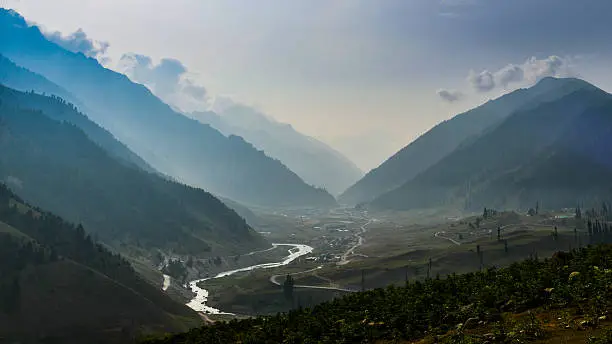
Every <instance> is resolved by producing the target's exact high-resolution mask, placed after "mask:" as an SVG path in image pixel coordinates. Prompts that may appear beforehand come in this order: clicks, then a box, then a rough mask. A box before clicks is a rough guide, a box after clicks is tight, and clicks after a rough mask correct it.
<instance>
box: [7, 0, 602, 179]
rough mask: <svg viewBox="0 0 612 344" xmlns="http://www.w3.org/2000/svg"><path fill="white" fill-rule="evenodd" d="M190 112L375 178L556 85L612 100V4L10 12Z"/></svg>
mask: <svg viewBox="0 0 612 344" xmlns="http://www.w3.org/2000/svg"><path fill="white" fill-rule="evenodd" d="M0 6H4V7H10V8H13V9H15V10H17V11H18V12H20V13H21V14H22V15H24V16H25V17H26V19H27V20H29V21H31V22H33V23H36V24H37V25H40V26H42V27H43V29H44V30H45V31H46V32H47V34H48V36H49V37H50V38H51V39H53V40H55V41H57V42H58V43H61V44H64V45H65V46H66V47H68V48H70V49H72V50H75V51H82V52H84V53H87V54H89V55H90V56H95V57H97V58H98V59H99V60H100V61H101V62H102V63H103V64H104V65H105V66H107V67H109V68H112V69H115V70H118V71H121V72H124V73H126V74H128V76H130V77H131V78H132V79H133V80H135V81H137V82H140V83H144V84H145V85H147V86H148V87H149V88H151V89H152V90H153V92H154V93H155V94H157V95H158V96H160V98H162V99H164V100H165V101H166V102H168V103H171V104H172V105H174V106H175V107H177V108H180V109H182V110H184V111H193V110H201V109H204V108H208V107H211V106H222V105H223V103H224V102H228V101H229V99H231V101H233V102H240V103H244V104H248V105H251V106H253V107H256V108H257V109H259V110H260V111H262V112H264V113H266V114H267V115H269V116H271V117H273V118H275V119H276V120H278V121H281V122H285V123H289V124H291V125H292V126H293V127H294V128H296V129H297V130H299V131H301V132H303V133H305V134H307V135H310V136H313V137H316V138H318V139H320V140H322V141H324V142H326V143H328V144H329V145H330V146H332V147H334V148H336V149H337V150H339V151H340V152H342V153H344V154H345V155H346V156H347V157H349V158H350V159H351V160H353V161H354V162H355V163H356V164H357V165H358V166H359V167H361V168H362V169H363V170H365V171H367V170H369V169H371V168H374V167H376V166H378V165H379V164H380V163H381V162H383V161H384V160H386V159H387V158H388V157H389V156H391V155H392V154H394V153H395V152H396V151H397V150H399V149H400V148H402V147H403V146H405V145H407V144H409V143H410V142H411V141H412V140H414V139H415V138H417V137H418V136H419V135H421V134H422V133H424V132H426V131H427V130H429V129H430V128H431V127H432V126H434V125H435V124H437V123H439V122H440V121H443V120H446V119H448V118H451V117H452V116H453V115H455V114H457V113H461V112H462V111H465V110H467V109H470V108H472V107H474V106H477V105H479V104H481V103H482V102H484V101H487V100H489V99H492V98H495V97H498V96H499V95H501V94H504V93H506V92H510V91H512V90H514V89H516V88H519V87H528V86H530V85H533V84H534V83H535V82H537V81H538V80H539V79H540V78H542V77H544V76H558V77H566V76H575V77H581V78H584V79H586V80H587V81H590V82H592V83H594V84H596V85H597V86H599V87H602V88H603V89H605V90H607V91H612V68H610V67H611V66H610V63H609V62H608V61H612V60H611V59H610V57H611V55H612V43H610V42H611V41H610V39H609V37H610V36H611V34H612V24H610V21H609V18H608V16H609V13H612V1H609V0H580V1H578V0H511V1H510V0H384V1H371V0H285V1H283V0H257V1H253V0H172V1H168V0H166V1H162V0H0Z"/></svg>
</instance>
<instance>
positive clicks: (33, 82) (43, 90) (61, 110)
mask: <svg viewBox="0 0 612 344" xmlns="http://www.w3.org/2000/svg"><path fill="white" fill-rule="evenodd" d="M0 85H5V86H7V87H10V88H13V89H15V90H19V91H32V92H36V93H40V94H47V95H54V96H57V97H61V98H62V99H65V100H72V101H76V102H77V104H78V103H79V102H78V100H76V98H74V96H72V95H71V94H70V93H68V91H66V90H64V89H63V88H61V87H60V86H57V85H55V84H54V83H52V82H50V81H49V80H47V79H45V78H44V77H42V76H40V75H38V74H35V73H32V72H30V71H29V70H27V69H25V68H21V67H19V66H17V65H16V64H14V63H13V62H12V61H10V60H9V59H7V58H6V57H4V56H2V55H0ZM8 93H10V97H4V101H5V102H7V104H14V103H19V102H21V103H23V101H24V100H25V99H24V98H26V97H27V101H28V107H29V108H31V109H37V110H38V109H41V108H42V107H44V109H45V113H46V115H48V116H50V117H52V118H54V119H56V120H59V121H66V122H69V123H72V124H74V125H76V126H77V127H79V128H80V129H81V130H83V131H84V132H85V133H86V134H87V136H89V138H90V139H91V140H92V141H94V142H95V143H97V144H98V145H100V146H101V147H102V148H104V149H105V150H106V151H108V152H109V153H110V154H111V155H112V156H113V157H115V158H118V159H119V160H120V161H123V162H124V163H127V164H133V165H135V166H137V167H139V168H141V169H143V170H144V171H148V172H155V171H154V170H153V168H151V166H149V165H148V164H147V163H146V162H145V161H144V160H142V159H141V158H140V157H139V156H138V155H136V154H134V153H133V152H132V151H130V150H129V149H128V148H127V147H126V146H125V145H124V144H123V143H121V142H119V141H118V140H117V139H116V138H115V137H114V136H113V135H112V134H111V133H109V132H108V131H106V130H105V129H103V128H102V127H100V126H99V125H97V124H96V123H94V122H92V121H90V120H89V119H88V118H87V117H86V116H85V115H83V114H82V113H78V112H77V110H76V108H72V109H68V108H67V107H66V105H67V104H65V102H64V101H62V100H58V101H49V99H47V98H46V97H42V96H40V97H36V96H33V95H24V94H20V93H17V92H12V93H11V92H8ZM8 93H6V92H5V93H4V94H5V95H7V94H8ZM81 106H82V105H81Z"/></svg>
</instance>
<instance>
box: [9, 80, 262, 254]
mask: <svg viewBox="0 0 612 344" xmlns="http://www.w3.org/2000/svg"><path fill="white" fill-rule="evenodd" d="M0 100H1V101H0V119H1V120H2V133H1V136H0V151H2V152H3V153H2V154H1V155H0V180H4V181H6V182H8V183H10V184H11V186H12V187H13V188H14V189H15V191H16V192H17V193H18V194H19V195H20V196H22V197H23V198H24V199H26V200H28V201H30V202H32V203H35V204H37V205H39V206H41V207H44V208H46V209H49V210H51V211H53V212H55V213H57V214H60V215H61V216H64V217H65V218H67V219H69V220H71V221H74V222H79V223H83V224H84V225H85V226H86V227H87V228H88V230H90V231H91V232H93V233H96V234H97V235H98V236H99V237H100V239H102V240H103V241H105V242H108V243H110V244H113V245H125V244H128V245H135V246H142V247H158V248H162V249H173V250H176V251H179V252H190V253H193V254H201V253H204V252H206V251H219V250H220V251H227V250H230V251H233V250H239V249H240V250H241V249H251V248H257V247H264V246H266V245H267V243H265V241H264V240H263V239H262V238H260V237H259V236H258V235H257V234H256V233H255V232H254V231H253V230H252V229H251V228H250V227H249V226H248V225H247V224H246V223H245V221H244V220H243V219H242V218H240V217H239V216H238V215H237V214H236V213H235V212H234V211H233V210H231V209H229V208H227V207H226V206H225V205H224V204H223V203H221V202H220V201H219V200H218V199H216V198H215V197H213V196H212V195H211V194H209V193H207V192H204V191H202V190H200V189H195V188H192V187H188V186H185V185H181V184H178V183H175V182H172V181H168V180H166V179H164V178H162V177H160V176H158V175H156V174H151V173H147V172H144V171H142V170H140V169H138V168H135V167H130V166H126V165H124V164H121V163H119V162H118V161H117V160H115V159H113V158H112V157H111V156H109V155H108V154H107V152H106V151H104V150H103V149H102V148H101V147H100V146H98V145H96V144H95V143H94V142H92V141H90V140H89V138H88V137H87V135H86V134H85V133H84V132H83V131H81V130H80V129H79V128H77V127H76V126H75V125H74V124H72V123H73V122H77V123H81V124H84V125H86V124H87V119H86V118H85V117H83V116H82V115H81V114H79V113H77V112H76V111H75V110H74V109H73V108H72V107H71V106H69V105H66V104H64V103H62V102H60V101H59V100H58V99H52V98H46V97H42V96H39V95H36V94H25V93H19V92H17V91H14V90H10V89H7V88H0ZM31 106H32V107H34V108H35V109H36V110H32V109H31V108H30V107H31ZM47 112H49V113H52V114H54V115H55V116H50V117H47V115H46V113H47ZM59 114H62V116H59ZM79 116H80V117H79ZM51 117H54V118H57V119H64V120H70V122H57V121H54V120H52V119H51Z"/></svg>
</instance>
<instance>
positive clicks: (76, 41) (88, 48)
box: [43, 29, 110, 58]
mask: <svg viewBox="0 0 612 344" xmlns="http://www.w3.org/2000/svg"><path fill="white" fill-rule="evenodd" d="M43 34H44V35H45V36H46V37H47V39H48V40H50V41H51V42H54V43H56V44H57V45H59V46H61V47H62V48H64V49H66V50H70V51H72V52H75V53H83V54H84V55H85V56H88V57H92V58H103V56H104V54H106V51H107V50H108V47H109V46H110V44H109V43H108V42H104V41H95V40H93V39H91V38H89V37H87V34H86V33H85V32H84V31H83V30H82V29H78V30H76V31H75V32H73V33H71V34H69V35H67V36H64V35H62V33H61V32H59V31H54V32H43Z"/></svg>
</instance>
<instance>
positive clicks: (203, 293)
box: [187, 244, 313, 315]
mask: <svg viewBox="0 0 612 344" xmlns="http://www.w3.org/2000/svg"><path fill="white" fill-rule="evenodd" d="M279 246H288V247H290V248H289V249H288V250H287V252H288V253H289V255H288V256H287V257H285V259H283V261H280V262H277V263H265V264H257V265H252V266H247V267H245V268H240V269H236V270H230V271H225V272H221V273H219V274H217V275H215V276H214V277H208V278H203V279H199V280H195V281H191V282H189V287H190V288H191V291H192V292H193V293H194V294H195V297H194V298H193V299H192V300H191V301H189V303H187V306H188V307H189V308H191V309H193V310H194V311H196V312H204V313H207V314H230V315H233V314H232V313H226V312H222V311H220V310H218V309H216V308H213V307H209V306H207V305H206V301H207V300H208V295H209V294H208V290H206V289H203V288H200V287H198V283H200V282H203V281H208V280H212V279H215V278H221V277H227V276H231V275H233V274H236V273H239V272H246V271H251V270H255V269H270V268H276V267H279V266H283V265H287V264H289V263H291V262H292V261H294V260H296V259H298V258H299V257H301V256H304V255H307V254H309V253H311V252H312V250H313V248H312V247H310V246H308V245H300V244H272V248H271V249H274V248H277V247H279ZM271 249H269V250H271ZM264 251H267V250H264ZM262 252H263V251H262ZM252 253H255V252H252ZM249 255H250V254H249Z"/></svg>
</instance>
